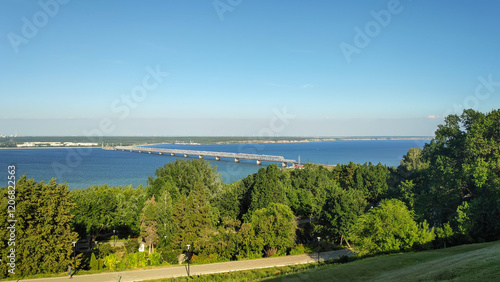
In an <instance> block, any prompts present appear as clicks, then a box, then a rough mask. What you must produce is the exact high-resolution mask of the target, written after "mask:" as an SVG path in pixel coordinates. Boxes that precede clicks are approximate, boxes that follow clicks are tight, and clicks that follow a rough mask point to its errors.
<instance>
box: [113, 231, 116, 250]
mask: <svg viewBox="0 0 500 282" xmlns="http://www.w3.org/2000/svg"><path fill="white" fill-rule="evenodd" d="M115 231H116V230H114V229H113V241H114V243H113V247H116V235H115Z"/></svg>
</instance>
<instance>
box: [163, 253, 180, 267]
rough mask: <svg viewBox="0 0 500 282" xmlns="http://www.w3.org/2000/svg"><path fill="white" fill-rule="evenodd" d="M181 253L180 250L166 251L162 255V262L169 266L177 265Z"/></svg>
mask: <svg viewBox="0 0 500 282" xmlns="http://www.w3.org/2000/svg"><path fill="white" fill-rule="evenodd" d="M181 253H182V250H173V251H166V252H164V253H162V256H163V260H164V261H166V262H168V263H169V264H179V255H180V254H181Z"/></svg>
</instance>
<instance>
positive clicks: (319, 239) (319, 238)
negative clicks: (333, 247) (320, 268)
mask: <svg viewBox="0 0 500 282" xmlns="http://www.w3.org/2000/svg"><path fill="white" fill-rule="evenodd" d="M320 241H321V237H318V263H319V250H320V244H319V242H320Z"/></svg>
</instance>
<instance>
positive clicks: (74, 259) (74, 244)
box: [72, 242, 76, 269]
mask: <svg viewBox="0 0 500 282" xmlns="http://www.w3.org/2000/svg"><path fill="white" fill-rule="evenodd" d="M72 243H73V267H75V269H76V255H75V252H76V242H72Z"/></svg>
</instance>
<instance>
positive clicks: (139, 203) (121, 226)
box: [70, 185, 145, 240]
mask: <svg viewBox="0 0 500 282" xmlns="http://www.w3.org/2000/svg"><path fill="white" fill-rule="evenodd" d="M70 194H71V198H72V200H73V201H74V202H75V203H76V206H75V207H74V208H73V210H72V214H73V215H74V216H75V217H74V219H73V221H72V227H73V229H74V230H75V231H77V232H78V233H79V234H80V237H81V238H87V237H89V236H90V237H91V238H92V240H96V239H97V238H98V237H100V236H104V237H106V236H109V235H110V234H112V232H113V230H117V232H118V234H120V233H123V234H127V235H131V236H134V237H135V236H137V235H139V229H140V214H141V211H142V208H143V206H144V201H145V190H144V189H143V188H142V186H140V187H137V188H136V189H134V188H133V187H132V186H126V187H108V186H107V185H103V186H90V187H88V188H87V189H75V190H72V191H71V192H70Z"/></svg>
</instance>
